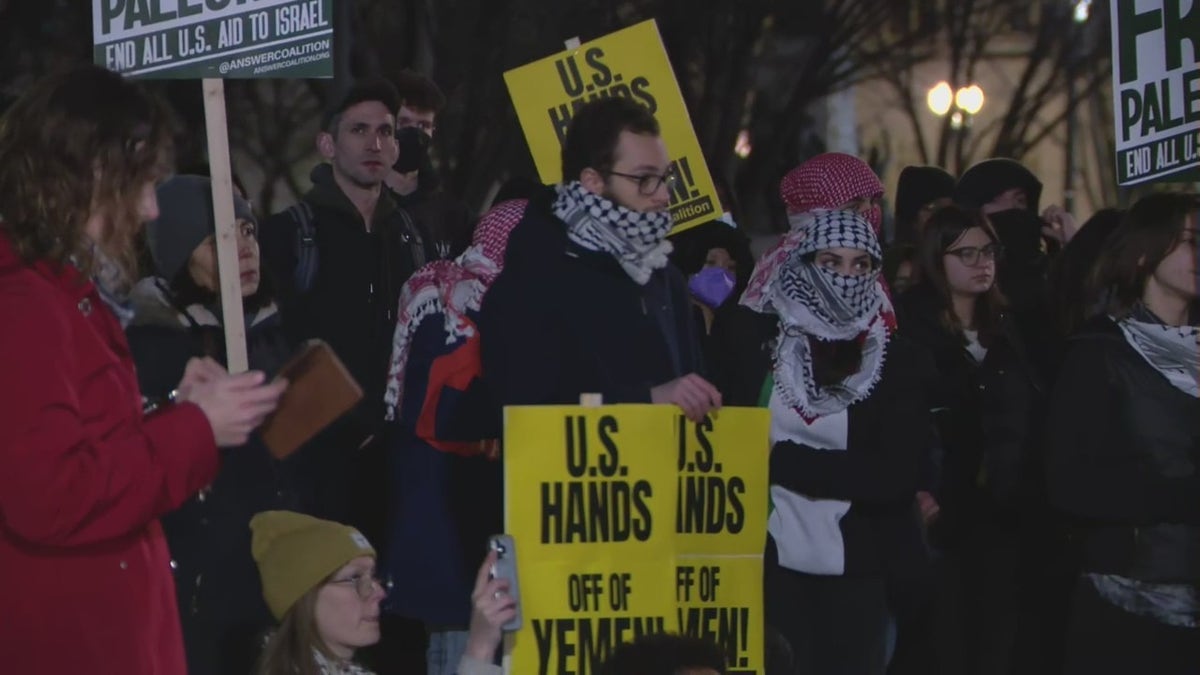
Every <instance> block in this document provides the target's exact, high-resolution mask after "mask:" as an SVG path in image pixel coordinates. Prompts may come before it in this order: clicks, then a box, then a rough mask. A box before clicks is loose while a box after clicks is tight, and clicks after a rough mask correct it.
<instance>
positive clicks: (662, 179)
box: [608, 171, 679, 197]
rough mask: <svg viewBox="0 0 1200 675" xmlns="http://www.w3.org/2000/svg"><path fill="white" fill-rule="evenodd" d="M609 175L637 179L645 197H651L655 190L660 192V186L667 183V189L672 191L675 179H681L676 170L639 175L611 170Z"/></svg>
mask: <svg viewBox="0 0 1200 675" xmlns="http://www.w3.org/2000/svg"><path fill="white" fill-rule="evenodd" d="M608 175H610V176H620V177H621V178H627V179H629V180H631V181H635V182H636V183H637V186H638V193H639V194H641V195H642V196H643V197H649V196H650V195H652V194H654V193H655V192H658V188H660V187H662V186H663V185H666V186H667V190H668V191H670V189H671V188H672V187H673V186H674V185H675V181H676V180H678V179H679V178H678V176H676V175H675V172H674V171H667V172H666V173H664V174H663V175H661V176H660V175H658V174H654V173H647V174H643V175H641V176H638V175H635V174H631V173H620V172H618V171H609V172H608Z"/></svg>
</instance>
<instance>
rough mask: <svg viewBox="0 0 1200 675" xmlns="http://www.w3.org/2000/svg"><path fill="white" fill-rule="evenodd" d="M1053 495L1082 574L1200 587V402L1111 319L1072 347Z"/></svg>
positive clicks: (1052, 470) (1057, 426) (1091, 327)
mask: <svg viewBox="0 0 1200 675" xmlns="http://www.w3.org/2000/svg"><path fill="white" fill-rule="evenodd" d="M1048 452H1049V487H1050V497H1051V500H1052V502H1053V504H1054V505H1055V506H1056V507H1058V508H1059V509H1061V510H1062V511H1064V512H1066V513H1067V514H1069V515H1070V516H1072V517H1073V519H1074V525H1075V536H1074V539H1075V541H1076V542H1077V543H1078V544H1079V545H1080V549H1081V554H1082V561H1083V570H1084V571H1085V572H1095V573H1101V574H1117V575H1121V576H1125V577H1130V578H1134V579H1140V580H1142V581H1150V582H1166V583H1184V582H1190V583H1194V584H1200V399H1196V398H1195V397H1192V396H1189V395H1188V394H1185V393H1184V392H1182V391H1180V390H1178V389H1176V388H1175V387H1174V386H1172V385H1171V384H1170V383H1169V382H1168V381H1167V379H1166V378H1165V377H1164V376H1163V375H1162V374H1161V373H1159V372H1158V371H1156V370H1155V369H1154V368H1153V367H1151V366H1150V364H1149V363H1147V362H1146V360H1145V359H1143V358H1142V356H1141V355H1140V354H1138V353H1137V352H1136V351H1135V350H1134V349H1133V347H1131V346H1130V345H1129V343H1128V342H1127V341H1126V339H1125V336H1124V334H1123V333H1122V332H1121V330H1120V328H1119V327H1118V326H1117V325H1116V324H1115V323H1113V321H1112V320H1111V319H1109V318H1107V317H1098V318H1096V319H1093V320H1091V321H1090V322H1088V323H1087V324H1086V325H1085V326H1084V328H1083V329H1082V330H1081V331H1080V332H1079V333H1078V334H1077V335H1076V336H1075V337H1074V338H1072V339H1071V340H1070V341H1069V343H1068V346H1067V352H1066V357H1065V359H1064V361H1063V365H1062V368H1061V370H1060V375H1059V378H1058V382H1057V383H1056V386H1055V388H1054V395H1053V399H1052V402H1051V407H1050V424H1049V434H1048Z"/></svg>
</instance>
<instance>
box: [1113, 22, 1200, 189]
mask: <svg viewBox="0 0 1200 675" xmlns="http://www.w3.org/2000/svg"><path fill="white" fill-rule="evenodd" d="M1110 4H1111V7H1112V9H1111V12H1112V26H1113V28H1112V40H1113V42H1112V44H1113V50H1112V51H1113V111H1114V116H1113V119H1114V120H1115V122H1116V139H1117V182H1118V183H1119V184H1120V185H1132V184H1135V183H1143V182H1146V181H1151V180H1162V179H1169V178H1170V177H1171V176H1172V175H1174V174H1177V173H1182V172H1186V171H1188V170H1189V169H1194V168H1196V167H1200V66H1198V65H1197V57H1200V2H1197V1H1196V0H1193V1H1192V2H1191V3H1190V4H1191V7H1190V9H1189V10H1188V12H1187V14H1184V13H1183V8H1184V4H1186V3H1185V2H1184V1H1183V0H1113V1H1112V2H1111V3H1110ZM1189 56H1190V58H1189Z"/></svg>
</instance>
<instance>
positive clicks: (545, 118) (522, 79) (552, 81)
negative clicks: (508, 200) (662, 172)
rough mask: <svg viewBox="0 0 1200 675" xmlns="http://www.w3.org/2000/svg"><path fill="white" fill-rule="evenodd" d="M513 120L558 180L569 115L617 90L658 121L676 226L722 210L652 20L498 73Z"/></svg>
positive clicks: (546, 175) (549, 179) (545, 172)
mask: <svg viewBox="0 0 1200 675" xmlns="http://www.w3.org/2000/svg"><path fill="white" fill-rule="evenodd" d="M504 81H505V83H506V84H507V85H508V92H509V95H511V96H512V100H513V105H514V106H515V107H516V109H517V119H519V120H520V122H521V129H522V130H523V131H524V132H525V140H526V141H527V142H528V143H529V150H530V152H531V153H532V154H533V161H534V163H535V164H536V165H537V169H538V175H539V176H540V177H541V179H542V181H543V182H545V183H557V182H559V181H560V180H562V165H561V149H562V143H563V140H564V139H565V138H566V135H567V128H568V127H569V126H570V124H571V117H572V115H574V113H575V111H576V110H578V109H579V108H580V107H581V106H583V105H584V104H585V103H587V102H588V101H594V100H596V99H600V98H606V97H609V96H624V97H627V98H631V99H633V100H634V101H637V102H638V103H641V104H642V105H644V106H646V107H647V108H648V109H649V110H650V112H651V113H653V114H654V117H655V118H656V119H657V120H658V123H659V125H660V126H661V127H662V137H663V141H664V142H665V143H666V146H667V151H668V152H669V153H670V155H671V158H672V170H673V171H674V173H675V176H676V177H677V180H676V181H675V185H674V187H673V188H672V190H671V216H672V218H673V219H674V221H675V231H680V230H683V229H687V228H689V227H692V226H693V225H698V224H700V223H702V222H704V221H706V220H712V219H714V218H716V217H718V216H720V215H721V205H720V200H718V199H717V191H716V188H715V187H714V186H713V181H712V176H711V175H710V174H709V172H708V165H707V164H706V163H705V161H704V155H703V153H702V152H701V150H700V142H699V141H698V140H697V139H696V132H695V130H694V129H693V128H692V120H691V117H690V116H689V115H688V111H687V106H686V105H685V104H684V101H683V94H682V93H680V91H679V83H678V82H676V81H675V73H674V71H673V70H672V69H671V63H670V61H669V60H668V59H667V51H666V48H665V47H663V43H662V38H660V37H659V34H658V25H657V24H656V23H655V22H654V20H653V19H651V20H649V21H643V22H642V23H639V24H636V25H633V26H630V27H629V28H625V29H622V30H619V31H617V32H615V33H609V34H608V35H605V36H604V37H601V38H598V39H596V40H592V41H590V42H585V43H583V44H581V45H580V46H579V47H578V48H576V49H571V50H567V51H563V52H560V53H558V54H554V55H553V56H547V57H546V58H544V59H541V60H539V61H535V62H533V63H530V64H527V65H524V66H521V67H520V68H514V69H513V70H510V71H508V72H506V73H504Z"/></svg>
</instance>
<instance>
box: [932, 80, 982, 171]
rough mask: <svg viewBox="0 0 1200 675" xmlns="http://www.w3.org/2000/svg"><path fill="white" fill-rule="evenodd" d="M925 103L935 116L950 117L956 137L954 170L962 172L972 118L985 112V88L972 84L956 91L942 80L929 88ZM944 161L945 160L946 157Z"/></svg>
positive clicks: (950, 123)
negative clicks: (980, 112)
mask: <svg viewBox="0 0 1200 675" xmlns="http://www.w3.org/2000/svg"><path fill="white" fill-rule="evenodd" d="M925 103H926V105H928V106H929V110H930V112H932V113H933V114H934V115H937V116H938V117H942V118H946V117H947V115H948V116H949V119H948V122H949V126H950V129H951V130H952V131H953V133H954V136H955V137H956V138H955V167H954V168H955V171H956V172H961V171H962V163H963V156H962V155H963V141H964V138H965V136H966V135H967V131H968V129H970V127H971V118H973V117H974V116H975V115H977V114H979V111H980V110H983V103H984V95H983V88H982V87H980V86H979V85H978V84H970V85H967V86H965V87H959V88H958V89H957V90H956V89H954V87H952V86H950V83H949V82H946V81H945V80H942V81H941V82H938V83H937V84H935V85H933V86H932V87H930V88H929V91H928V92H927V93H926V94H925ZM942 147H943V148H944V147H945V145H944V144H943V145H942ZM942 159H943V160H944V155H943V157H942Z"/></svg>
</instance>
